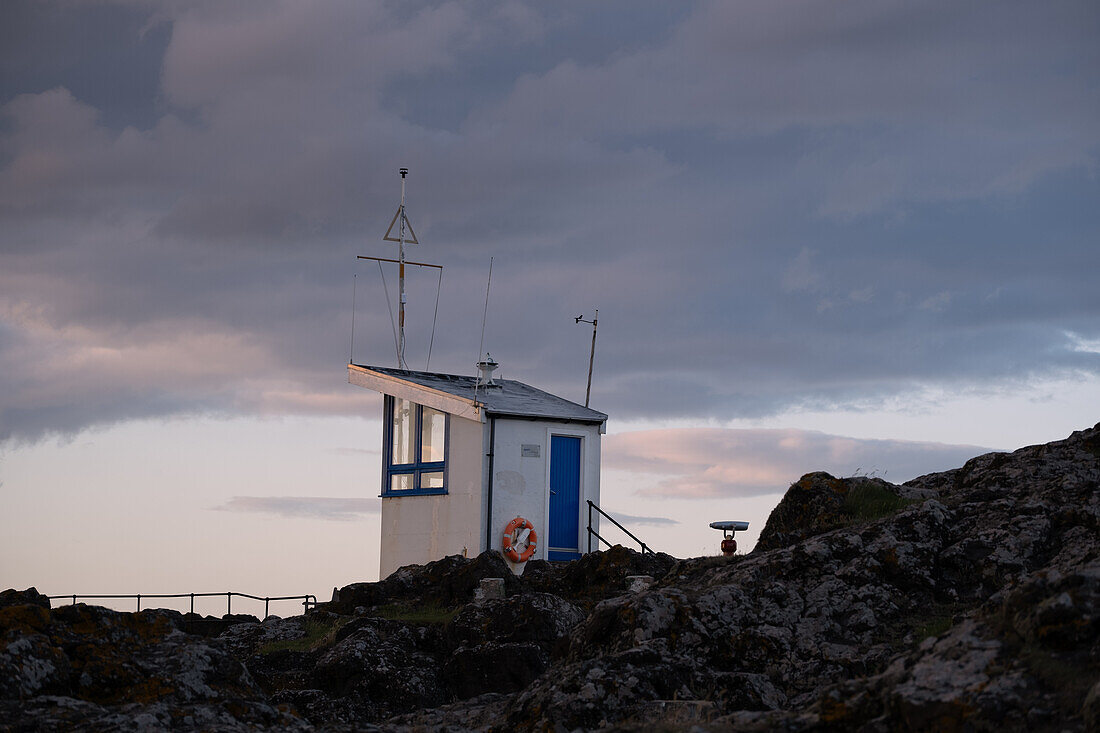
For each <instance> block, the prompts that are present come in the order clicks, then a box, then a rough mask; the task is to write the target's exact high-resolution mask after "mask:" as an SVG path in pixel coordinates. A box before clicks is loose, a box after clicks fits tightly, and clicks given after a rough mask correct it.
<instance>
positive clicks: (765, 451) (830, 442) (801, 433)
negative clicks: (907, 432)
mask: <svg viewBox="0 0 1100 733" xmlns="http://www.w3.org/2000/svg"><path fill="white" fill-rule="evenodd" d="M987 450H988V449H985V448H979V447H976V446H968V445H947V444H943V443H927V442H915V441H903V440H861V439H857V438H846V437H841V436H836V435H828V434H825V433H819V432H814V431H808V430H794V429H787V430H758V429H728V428H687V429H667V430H644V431H637V432H630V433H619V434H617V435H608V436H607V437H606V438H605V439H604V444H603V461H604V467H605V468H606V469H610V470H612V471H623V472H629V473H632V474H633V473H639V474H652V475H656V476H657V477H660V478H659V479H658V480H657V482H656V483H654V484H652V485H649V486H643V487H641V488H639V489H638V490H637V493H638V494H640V495H642V496H653V497H678V498H699V499H703V498H721V497H734V496H741V497H744V496H759V495H763V494H771V493H780V492H782V491H784V490H785V489H786V488H787V486H788V485H789V484H790V483H791V482H793V481H795V480H796V479H797V478H798V477H799V476H801V475H802V474H804V473H808V472H810V471H828V472H830V473H833V474H836V475H840V476H849V475H852V474H854V473H856V472H857V471H858V472H859V473H861V474H871V473H873V474H874V475H877V476H881V477H884V478H886V479H887V480H888V481H894V482H896V483H900V482H902V481H906V480H908V479H910V478H914V477H915V476H919V475H921V474H924V473H930V472H932V471H942V470H946V469H949V468H954V467H956V466H959V465H962V463H963V462H965V461H966V459H968V458H971V457H973V456H975V455H978V454H979V453H983V452H986V451H987Z"/></svg>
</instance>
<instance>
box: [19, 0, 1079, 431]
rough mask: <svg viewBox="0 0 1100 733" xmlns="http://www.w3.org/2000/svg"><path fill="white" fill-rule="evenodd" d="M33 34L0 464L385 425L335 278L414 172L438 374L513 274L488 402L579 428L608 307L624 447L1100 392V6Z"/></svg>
mask: <svg viewBox="0 0 1100 733" xmlns="http://www.w3.org/2000/svg"><path fill="white" fill-rule="evenodd" d="M32 7H33V8H38V7H39V6H38V5H36V6H32ZM41 7H42V8H44V10H41V11H39V12H38V14H37V16H36V17H37V20H36V21H35V23H36V25H35V26H34V27H35V29H36V31H35V36H36V38H39V39H40V41H39V42H36V43H33V44H16V45H13V46H10V47H8V48H6V49H5V51H4V52H5V54H8V55H10V56H12V62H13V63H12V64H10V66H8V68H12V69H16V70H17V72H18V73H13V74H12V75H8V76H5V77H4V79H3V80H0V82H2V83H0V95H2V96H0V117H2V118H3V119H2V121H0V440H2V439H4V438H5V437H10V436H17V437H23V438H27V439H35V438H37V437H40V436H42V435H44V434H47V433H50V432H72V431H77V430H80V429H81V428H83V427H87V426H90V425H97V424H103V423H108V422H112V421H117V420H125V419H131V418H133V417H145V416H156V415H171V414H181V413H194V412H205V411H212V410H213V411H227V412H238V413H256V412H259V413H264V414H268V413H271V412H279V411H285V412H291V413H293V412H312V413H326V414H327V413H337V414H348V413H353V412H358V411H360V410H366V413H365V414H376V412H372V411H373V410H374V404H375V403H374V402H370V401H368V400H367V399H366V397H365V396H363V395H361V394H359V393H358V392H357V391H356V390H354V389H351V388H349V387H347V385H346V384H345V380H344V373H343V365H344V363H345V362H346V361H347V358H348V345H349V341H350V338H349V337H350V335H351V334H350V325H351V324H350V321H351V317H350V316H351V314H350V312H349V311H350V304H351V282H350V281H351V274H352V272H354V271H357V270H355V269H354V268H356V267H358V265H356V263H355V260H354V256H355V255H356V254H373V255H381V256H388V255H392V254H393V251H392V248H390V246H389V245H388V244H383V243H382V242H380V238H381V235H382V233H383V232H384V231H385V227H386V225H387V223H388V221H389V218H390V217H391V216H392V214H393V210H394V207H395V205H396V203H397V196H398V181H397V177H396V169H397V168H398V166H401V165H404V166H408V167H410V168H411V169H412V174H411V176H410V181H409V210H410V215H411V216H412V218H413V221H414V223H415V224H416V230H417V233H418V235H420V238H421V240H422V241H423V242H424V244H423V245H421V248H420V249H419V250H418V251H417V255H416V256H418V257H423V259H425V260H429V261H433V262H439V263H441V264H443V265H444V267H445V272H444V277H443V285H442V291H441V294H440V309H439V320H438V324H435V325H436V326H437V328H436V338H435V342H434V346H433V361H432V367H433V368H435V369H439V370H442V371H450V372H458V373H469V372H470V371H472V365H471V361H472V358H471V357H470V350H471V346H470V345H471V344H473V343H475V342H476V341H478V340H479V335H480V314H481V308H482V305H483V301H482V297H483V295H484V278H485V271H486V267H487V263H488V258H489V256H490V255H494V256H496V260H495V266H494V279H493V292H492V298H491V306H490V311H489V319H488V323H487V328H486V346H487V348H488V349H489V350H490V351H492V353H493V354H494V355H496V356H497V357H498V358H499V359H500V360H501V362H502V365H503V371H504V373H505V374H506V375H507V376H508V377H511V378H520V379H523V380H524V381H528V382H532V383H534V384H537V385H539V386H540V387H545V388H547V389H549V390H551V391H554V392H557V393H561V394H563V395H565V396H567V397H572V398H574V399H579V397H580V395H582V394H583V384H584V380H585V373H586V367H587V357H588V341H587V338H586V334H585V332H584V331H583V330H582V329H579V328H577V327H576V326H575V324H574V323H573V322H572V320H571V319H572V317H573V316H575V315H576V313H578V312H581V311H584V312H588V311H589V310H590V309H592V308H597V307H598V308H599V309H600V316H601V326H600V335H599V343H598V346H597V354H596V366H595V374H594V376H593V399H592V402H593V405H595V406H597V407H599V408H600V409H602V410H605V411H607V412H609V413H610V414H612V415H613V416H615V417H623V418H637V417H667V416H670V417H690V418H694V419H702V418H708V417H718V418H730V417H734V416H742V417H744V416H760V415H770V414H776V413H777V412H781V411H783V410H785V409H789V408H791V407H794V406H800V405H805V404H816V405H847V406H850V405H853V404H859V405H863V406H873V405H874V404H876V403H880V402H882V401H885V400H890V399H893V398H895V397H896V396H897V395H899V394H910V395H914V394H919V393H920V391H921V390H922V389H923V388H924V387H926V386H929V385H933V386H936V387H942V388H948V389H951V388H958V389H967V388H969V387H972V386H975V385H983V386H990V388H994V389H996V388H1000V387H1007V388H1013V389H1016V388H1019V386H1020V385H1026V384H1027V383H1028V382H1029V380H1033V379H1042V378H1047V377H1051V376H1061V375H1065V374H1078V375H1086V376H1088V375H1092V376H1095V375H1097V374H1100V365H1098V364H1097V362H1096V360H1095V358H1094V354H1093V353H1091V352H1090V351H1088V350H1087V349H1086V350H1081V349H1077V350H1074V349H1072V348H1067V347H1066V337H1065V335H1064V334H1065V333H1066V332H1072V333H1074V334H1080V337H1081V338H1082V339H1085V340H1086V342H1089V341H1088V340H1089V339H1095V338H1096V337H1097V335H1098V334H1097V333H1096V332H1095V326H1094V324H1095V323H1096V319H1097V317H1098V316H1100V302H1098V301H1097V299H1096V297H1095V292H1096V289H1095V283H1094V282H1093V280H1094V277H1093V273H1094V271H1095V270H1096V266H1095V265H1100V262H1097V260H1096V257H1097V255H1096V249H1095V247H1093V246H1092V245H1093V239H1094V238H1095V231H1096V228H1097V226H1098V225H1100V221H1098V220H1097V218H1096V214H1095V213H1094V212H1095V206H1093V202H1094V200H1095V198H1096V195H1097V193H1098V191H1100V183H1097V181H1096V179H1095V177H1090V175H1091V174H1090V171H1091V170H1093V169H1094V168H1095V166H1096V163H1097V160H1098V159H1097V151H1098V150H1100V124H1097V120H1098V119H1100V102H1098V101H1097V97H1096V95H1095V94H1093V93H1092V91H1093V90H1094V88H1095V86H1096V72H1095V70H1096V69H1097V68H1100V63H1097V61H1098V59H1097V55H1098V53H1100V52H1098V50H1097V46H1096V44H1095V43H1094V38H1093V37H1092V36H1093V34H1091V33H1090V32H1089V29H1091V28H1093V27H1095V21H1096V14H1097V9H1096V6H1095V3H1089V2H1081V3H1072V2H1071V3H1065V4H1059V5H1058V6H1057V7H1056V8H1044V9H1043V10H1041V11H1040V10H1037V9H1036V8H1035V7H1034V6H1031V5H1029V4H1026V3H1014V2H1009V3H1005V4H1000V5H998V7H997V12H996V13H990V12H988V9H983V8H981V7H978V6H965V5H960V4H958V3H947V2H943V3H940V4H936V5H933V6H921V7H919V8H917V7H912V6H909V5H907V4H904V3H885V4H884V3H878V2H854V3H849V4H845V5H844V6H843V7H841V8H834V7H826V6H821V5H819V4H817V3H811V2H805V3H801V2H800V3H796V4H794V5H789V4H784V5H781V6H780V5H768V4H740V3H738V4H730V3H710V2H699V3H694V4H684V5H682V6H676V7H675V9H669V8H660V7H655V8H642V9H639V8H638V7H637V6H636V5H634V4H629V3H628V4H623V5H615V4H610V5H609V4H606V3H604V4H600V5H598V6H588V5H581V6H576V7H569V8H560V7H552V6H546V7H535V8H530V7H523V6H517V5H515V4H513V3H509V2H499V3H488V4H485V5H478V6H476V7H475V6H470V5H468V4H464V3H456V2H443V3H434V4H398V5H386V4H374V3H357V2H335V3H327V4H325V5H324V6H323V7H311V8H309V9H308V10H307V9H304V8H303V7H301V6H299V5H297V4H295V3H254V4H232V5H229V4H221V3H213V4H199V5H193V4H192V5H169V6H164V7H162V6H160V5H148V4H141V3H136V4H126V5H121V6H118V5H112V6H110V7H109V8H108V7H107V6H104V5H101V4H96V3H88V4H78V5H76V6H71V5H69V4H65V6H64V7H65V12H64V13H51V12H50V10H51V7H52V6H51V5H50V4H49V3H45V4H42V5H41ZM28 12H30V11H28ZM116 16H117V17H116ZM63 19H67V20H65V23H62V20H63ZM612 19H613V20H612ZM123 21H125V22H123ZM20 22H27V21H26V19H21V21H20ZM72 24H76V25H77V26H78V27H83V28H87V29H93V30H95V31H96V32H95V33H89V34H88V35H87V38H86V43H87V45H88V47H87V48H85V47H83V46H80V47H79V48H80V52H79V53H76V52H75V51H74V52H70V51H69V49H70V48H75V47H76V46H74V44H72V43H70V42H69V41H70V40H71V39H72V37H73V33H74V32H75V31H74V30H73V28H72V27H71V25H72ZM66 29H67V30H66ZM597 29H598V33H599V36H600V42H598V43H596V42H593V35H592V34H593V33H594V32H596V31H597ZM58 49H60V50H58ZM6 59H7V57H5V60H6ZM127 59H133V60H136V61H137V62H140V63H141V64H142V65H143V66H142V69H141V71H140V73H137V74H135V79H136V81H133V83H127V84H126V85H125V87H126V88H125V90H124V91H125V94H124V95H123V96H124V97H125V99H119V98H118V96H119V94H122V92H120V91H119V90H118V88H117V85H116V83H115V81H116V77H117V73H116V72H117V69H118V68H119V67H120V64H124V62H125V61H126V60H127ZM47 67H48V70H49V73H48V74H47V73H46V72H45V71H36V70H38V69H47ZM151 68H152V69H154V71H150V69H151ZM19 70H21V71H19ZM138 77H140V78H138ZM139 82H140V83H139ZM151 84H156V85H158V86H156V88H150V87H149V85H151ZM358 272H360V273H361V274H364V277H363V278H359V281H358V282H359V286H360V288H359V291H358V298H359V311H358V313H357V315H356V328H357V333H356V338H355V343H356V349H357V353H356V359H357V360H359V361H364V362H370V363H379V364H389V363H392V352H391V347H390V344H391V342H392V336H391V335H390V324H389V317H388V315H387V311H386V306H385V303H383V302H382V297H383V296H382V291H381V288H380V287H379V283H378V281H377V279H376V277H377V275H376V271H374V270H369V271H367V270H363V269H362V268H361V267H360V269H359V270H358ZM408 285H409V308H408V323H409V330H408V336H409V339H408V340H409V344H410V346H409V350H408V352H407V353H408V354H409V356H410V359H411V360H412V361H413V362H414V364H415V365H416V366H420V365H421V363H422V362H421V360H422V359H423V358H424V356H425V355H426V354H425V352H426V346H427V343H428V340H429V338H430V334H431V329H432V326H433V323H434V315H435V314H434V309H433V305H434V303H433V296H434V292H435V279H434V273H431V274H429V275H425V274H422V273H416V272H413V273H410V275H409V283H408ZM479 293H480V295H479ZM990 293H996V294H997V296H996V297H995V298H991V297H990ZM945 294H949V295H945Z"/></svg>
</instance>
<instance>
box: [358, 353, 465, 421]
mask: <svg viewBox="0 0 1100 733" xmlns="http://www.w3.org/2000/svg"><path fill="white" fill-rule="evenodd" d="M348 383H350V384H354V385H356V386H359V387H365V388H367V389H370V390H374V391H375V392H380V393H382V394H385V395H392V396H394V397H401V398H404V399H408V400H412V401H413V402H416V403H417V404H421V405H427V406H428V407H432V408H435V409H437V410H442V411H443V412H446V413H449V414H451V415H456V416H458V417H463V418H466V419H467V420H474V421H475V422H485V414H484V411H483V410H480V409H479V408H478V405H477V404H476V403H475V402H474V401H473V400H471V399H466V398H464V397H458V396H455V395H453V394H450V393H449V392H444V391H442V390H438V389H433V388H431V387H425V386H424V385H422V384H417V383H416V382H410V381H408V380H406V379H401V378H400V377H396V376H393V375H392V374H383V373H382V372H376V371H374V370H373V369H369V368H367V367H363V366H359V365H358V364H348Z"/></svg>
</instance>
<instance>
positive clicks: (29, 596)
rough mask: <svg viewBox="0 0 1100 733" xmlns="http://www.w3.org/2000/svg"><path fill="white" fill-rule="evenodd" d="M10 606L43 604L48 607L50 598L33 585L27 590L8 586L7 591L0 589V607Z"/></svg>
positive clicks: (42, 605) (43, 606)
mask: <svg viewBox="0 0 1100 733" xmlns="http://www.w3.org/2000/svg"><path fill="white" fill-rule="evenodd" d="M8 606H41V607H42V608H47V609H48V608H49V607H50V599H49V598H48V597H46V596H44V595H42V594H41V593H39V592H38V590H37V589H35V588H33V587H32V588H27V589H26V590H15V589H14V588H8V589H7V590H5V591H0V608H7V607H8Z"/></svg>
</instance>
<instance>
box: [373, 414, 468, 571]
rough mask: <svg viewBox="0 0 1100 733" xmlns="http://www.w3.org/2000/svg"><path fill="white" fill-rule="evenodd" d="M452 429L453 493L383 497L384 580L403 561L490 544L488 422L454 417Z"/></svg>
mask: <svg viewBox="0 0 1100 733" xmlns="http://www.w3.org/2000/svg"><path fill="white" fill-rule="evenodd" d="M383 409H384V408H383ZM382 424H383V425H385V424H386V421H385V415H383V418H382ZM449 430H450V432H449V433H448V435H447V476H446V486H447V493H446V494H442V495H438V496H401V497H388V498H383V499H382V549H381V556H380V559H379V570H378V577H379V578H385V577H386V576H387V575H389V574H390V573H392V572H393V571H394V570H397V569H398V568H399V567H401V566H402V565H408V564H410V563H417V564H423V563H426V562H431V561H432V560H438V559H440V558H442V557H446V556H447V555H461V554H462V549H463V547H465V548H466V549H467V551H468V553H469V555H470V557H473V556H474V555H477V554H478V551H479V549H480V548H481V547H482V546H483V545H484V544H485V531H484V516H485V509H484V506H485V504H484V498H483V496H482V486H483V476H484V469H483V467H482V466H483V456H484V454H485V448H484V443H483V438H482V435H483V431H482V424H481V423H480V422H477V421H474V420H467V419H465V418H461V417H457V416H455V415H451V417H450V427H449ZM383 470H384V469H383ZM379 488H381V483H379Z"/></svg>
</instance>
